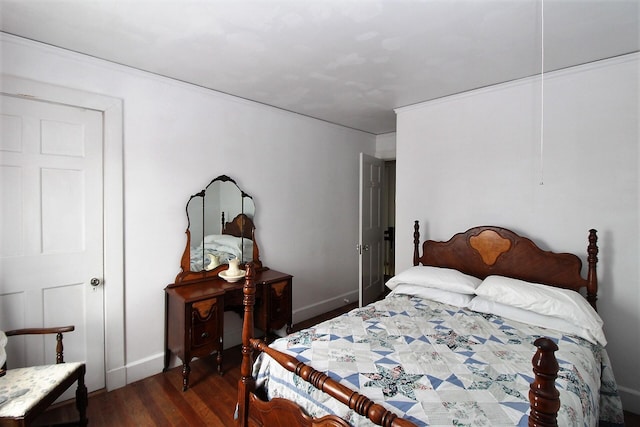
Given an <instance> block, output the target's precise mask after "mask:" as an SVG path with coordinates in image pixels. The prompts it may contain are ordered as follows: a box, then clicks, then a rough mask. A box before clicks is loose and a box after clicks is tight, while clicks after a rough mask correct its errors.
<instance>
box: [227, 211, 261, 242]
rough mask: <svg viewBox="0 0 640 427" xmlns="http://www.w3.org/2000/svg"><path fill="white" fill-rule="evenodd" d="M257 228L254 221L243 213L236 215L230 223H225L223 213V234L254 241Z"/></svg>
mask: <svg viewBox="0 0 640 427" xmlns="http://www.w3.org/2000/svg"><path fill="white" fill-rule="evenodd" d="M255 228H256V226H255V225H254V224H253V220H252V219H251V218H250V217H248V216H247V215H245V214H243V213H240V214H238V215H236V217H235V218H233V219H232V220H231V221H230V222H225V219H224V212H223V213H222V234H229V235H232V236H236V237H244V238H245V239H251V240H253V232H254V230H255Z"/></svg>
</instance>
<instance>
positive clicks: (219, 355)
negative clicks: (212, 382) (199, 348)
mask: <svg viewBox="0 0 640 427" xmlns="http://www.w3.org/2000/svg"><path fill="white" fill-rule="evenodd" d="M216 362H217V363H218V374H220V375H222V351H218V356H217V357H216Z"/></svg>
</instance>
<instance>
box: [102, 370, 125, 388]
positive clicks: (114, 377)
mask: <svg viewBox="0 0 640 427" xmlns="http://www.w3.org/2000/svg"><path fill="white" fill-rule="evenodd" d="M105 385H106V388H107V391H111V390H115V389H117V388H120V387H124V386H126V385H127V370H126V368H125V367H124V366H121V367H119V368H117V369H112V370H110V371H107V375H106V384H105Z"/></svg>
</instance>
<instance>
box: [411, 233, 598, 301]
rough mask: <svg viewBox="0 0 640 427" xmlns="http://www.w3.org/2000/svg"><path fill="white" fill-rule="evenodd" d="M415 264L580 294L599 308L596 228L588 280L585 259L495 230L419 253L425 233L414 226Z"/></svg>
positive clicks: (457, 237) (427, 247) (434, 245)
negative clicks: (542, 285) (505, 278)
mask: <svg viewBox="0 0 640 427" xmlns="http://www.w3.org/2000/svg"><path fill="white" fill-rule="evenodd" d="M413 235H414V242H413V244H414V252H413V265H419V264H422V265H429V266H436V267H446V268H453V269H456V270H459V271H462V272H463V273H466V274H470V275H472V276H476V277H478V278H481V279H484V278H485V277H487V276H490V275H500V276H508V277H513V278H516V279H521V280H526V281H528V282H535V283H543V284H545V285H551V286H556V287H560V288H565V289H572V290H574V291H576V292H580V290H581V289H582V288H586V297H587V300H588V301H589V303H591V305H592V306H593V307H594V308H595V307H596V300H597V297H598V279H597V275H596V264H597V262H598V257H597V255H598V246H597V240H598V239H597V235H596V230H589V244H588V247H587V255H588V256H587V262H588V270H587V278H586V279H584V278H583V277H582V276H581V270H582V261H581V260H580V258H579V257H577V256H576V255H574V254H569V253H555V252H550V251H544V250H542V249H540V248H539V247H538V246H537V245H536V244H535V243H533V242H532V241H531V240H530V239H528V238H526V237H522V236H519V235H518V234H516V233H514V232H513V231H511V230H508V229H506V228H501V227H494V226H481V227H474V228H471V229H469V230H467V231H465V232H464V233H458V234H456V235H455V236H453V237H452V238H451V239H450V240H449V241H447V242H437V241H433V240H426V241H425V242H424V243H423V244H422V256H420V253H419V243H420V232H419V224H418V221H415V224H414V234H413Z"/></svg>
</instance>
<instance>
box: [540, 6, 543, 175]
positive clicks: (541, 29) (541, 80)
mask: <svg viewBox="0 0 640 427" xmlns="http://www.w3.org/2000/svg"><path fill="white" fill-rule="evenodd" d="M540 27H541V28H540V41H541V46H540V185H544V0H541V1H540Z"/></svg>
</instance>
